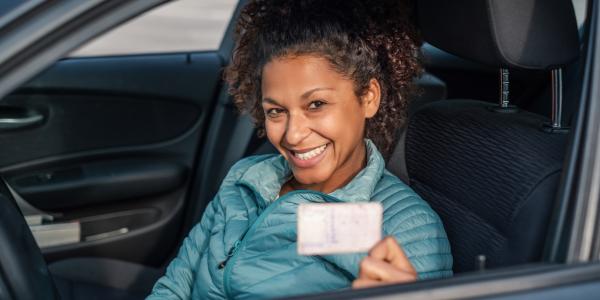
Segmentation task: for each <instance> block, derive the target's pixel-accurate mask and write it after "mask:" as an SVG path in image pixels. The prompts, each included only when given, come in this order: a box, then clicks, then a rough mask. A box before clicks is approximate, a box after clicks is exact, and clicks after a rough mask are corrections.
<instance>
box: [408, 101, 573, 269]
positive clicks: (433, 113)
mask: <svg viewBox="0 0 600 300" xmlns="http://www.w3.org/2000/svg"><path fill="white" fill-rule="evenodd" d="M490 106H492V105H491V104H490V103H486V102H481V101H472V100H471V101H469V100H450V101H440V102H437V103H432V104H430V105H427V106H425V107H423V108H422V109H421V110H420V111H419V112H418V113H416V114H415V115H414V116H413V118H411V120H410V123H409V127H408V131H407V136H406V144H405V145H406V146H405V147H406V164H407V170H408V174H409V177H410V184H411V186H412V188H413V189H414V190H415V191H416V192H417V193H419V194H420V195H421V196H422V197H423V198H424V199H426V200H427V201H428V202H429V204H430V205H431V206H432V207H433V209H434V210H436V211H437V212H438V214H439V215H440V217H441V218H442V221H443V222H444V225H445V228H446V232H447V234H448V236H449V239H450V242H451V246H452V252H453V254H454V270H455V271H456V272H461V271H469V270H473V269H474V268H475V266H476V257H477V256H478V255H481V254H483V255H485V256H486V258H487V266H488V267H497V266H504V265H511V264H517V263H524V262H532V261H537V260H539V259H540V257H541V254H542V252H541V251H542V249H543V243H544V238H545V232H546V228H547V225H548V220H549V217H550V213H551V211H552V209H553V202H554V198H555V197H554V195H555V192H556V189H557V187H558V183H559V179H560V175H561V169H562V164H563V159H564V154H565V146H566V141H567V135H564V134H548V133H545V132H542V131H541V130H540V128H541V126H542V123H543V122H546V121H548V120H547V119H546V118H544V117H541V116H538V115H535V114H531V113H527V112H523V111H521V112H519V113H516V114H503V113H496V112H494V111H492V110H490V109H489V107H490Z"/></svg>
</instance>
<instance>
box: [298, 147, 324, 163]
mask: <svg viewBox="0 0 600 300" xmlns="http://www.w3.org/2000/svg"><path fill="white" fill-rule="evenodd" d="M326 147H327V144H325V145H323V146H321V147H318V148H315V149H313V150H310V151H308V152H304V153H294V155H295V156H296V157H297V158H299V159H301V160H307V159H311V158H313V157H315V156H317V155H319V154H321V153H323V151H324V150H325V148H326Z"/></svg>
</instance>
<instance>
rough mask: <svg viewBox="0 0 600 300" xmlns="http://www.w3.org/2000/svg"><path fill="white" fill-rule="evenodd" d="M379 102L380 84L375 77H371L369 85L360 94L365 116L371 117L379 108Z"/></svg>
mask: <svg viewBox="0 0 600 300" xmlns="http://www.w3.org/2000/svg"><path fill="white" fill-rule="evenodd" d="M380 102H381V86H380V85H379V81H377V79H375V78H371V80H370V81H369V86H368V87H367V90H366V91H365V93H364V94H363V96H362V105H363V109H364V112H365V118H367V119H369V118H372V117H373V116H374V115H375V114H376V113H377V111H378V110H379V103H380Z"/></svg>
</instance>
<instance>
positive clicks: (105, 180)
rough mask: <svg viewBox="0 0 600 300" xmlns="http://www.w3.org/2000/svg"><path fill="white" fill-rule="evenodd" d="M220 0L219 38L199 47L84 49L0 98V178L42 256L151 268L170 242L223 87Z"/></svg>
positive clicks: (175, 239)
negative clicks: (130, 51) (125, 50)
mask: <svg viewBox="0 0 600 300" xmlns="http://www.w3.org/2000/svg"><path fill="white" fill-rule="evenodd" d="M183 2H186V1H183ZM193 2H194V1H187V3H193ZM225 3H226V4H227V5H228V6H227V9H228V11H227V10H225V11H224V13H222V15H221V20H222V22H221V23H222V25H220V28H213V29H212V30H213V31H216V33H215V34H214V35H217V36H218V37H216V38H215V37H212V36H211V38H212V39H213V41H214V40H216V41H217V42H216V43H213V45H212V46H204V45H197V46H198V47H197V48H202V47H204V48H208V50H204V51H198V50H196V49H197V48H193V47H188V48H187V49H186V50H185V51H184V50H179V51H178V49H174V48H172V47H171V48H168V47H166V48H165V47H164V46H163V48H160V47H158V48H156V49H137V50H136V51H135V52H134V54H123V53H119V54H118V55H115V54H113V53H110V51H108V52H109V53H104V54H103V55H101V56H99V54H98V53H92V54H93V56H90V55H89V54H90V51H89V50H88V53H87V54H86V53H84V56H82V55H80V54H78V55H77V56H72V57H66V58H63V59H61V60H59V61H57V62H56V63H54V64H52V65H51V66H50V67H49V68H47V69H46V70H45V71H44V72H43V73H41V74H39V75H37V76H35V77H34V78H32V79H30V80H29V81H27V82H26V83H25V84H22V85H20V86H19V87H18V88H16V89H15V90H13V91H12V92H11V93H10V94H8V95H6V96H4V97H3V99H2V100H1V101H0V145H2V151H1V153H0V176H1V177H2V178H3V180H4V181H5V182H6V183H7V185H8V186H9V187H10V190H11V193H12V194H13V195H12V196H13V197H14V198H16V199H17V201H18V203H19V206H20V207H21V210H22V211H23V213H24V214H25V215H26V219H27V221H28V223H29V224H30V226H31V228H32V231H33V233H34V236H35V237H36V239H37V241H38V245H40V248H41V250H42V253H43V254H44V257H45V259H46V261H47V262H48V263H52V262H55V261H59V260H62V259H65V258H73V257H90V256H100V257H107V258H113V259H119V260H124V261H129V262H136V263H140V264H144V265H148V266H155V267H158V266H160V265H161V264H162V263H164V262H165V261H166V260H167V258H168V257H169V256H170V255H172V253H173V251H174V250H175V249H176V248H177V245H178V244H179V242H180V239H181V238H182V234H183V226H184V224H185V223H186V222H184V221H185V219H186V218H187V217H190V216H192V217H193V216H194V214H187V213H186V208H188V205H189V203H190V202H192V201H193V200H194V198H196V197H198V193H197V191H196V190H195V189H196V188H197V187H198V183H199V178H197V176H196V175H197V166H198V164H199V160H200V156H201V154H202V153H203V151H206V148H207V147H205V145H206V143H205V141H206V136H207V133H208V132H209V130H208V128H209V127H210V125H211V121H212V120H213V118H212V116H213V112H214V109H215V107H216V103H217V102H218V99H219V97H220V95H221V93H222V92H223V91H222V86H221V81H220V78H221V70H222V68H223V66H224V63H225V59H224V58H223V55H222V54H221V53H220V52H219V43H218V41H220V39H221V38H222V37H223V35H224V32H225V27H226V25H227V24H228V23H229V19H230V16H231V13H232V12H233V9H234V8H235V7H234V4H235V3H234V2H233V1H228V2H225ZM175 4H176V5H178V6H179V7H181V8H179V9H180V11H181V10H185V9H186V8H185V5H186V4H185V3H181V4H179V3H175ZM153 5H155V4H152V5H148V6H153ZM192 5H193V4H192ZM167 6H168V5H167ZM182 6H183V7H182ZM188 6H189V4H188ZM161 9H169V8H163V7H159V8H157V10H161ZM171 11H173V9H171ZM144 17H145V16H144V15H143V16H141V17H140V18H144ZM197 17H198V20H203V17H202V11H199V12H198V14H197ZM208 17H209V16H206V18H208ZM134 22H136V21H135V20H134ZM200 24H201V25H202V23H200ZM192 25H194V26H195V25H196V24H195V23H190V24H189V27H190V28H184V29H185V30H193V28H191V26H192ZM208 25H210V24H208ZM126 26H130V24H126ZM162 27H163V28H164V27H168V24H166V25H165V24H164V23H163V24H162ZM176 29H181V27H177V28H176ZM143 30H145V29H144V28H142V31H140V32H138V35H143V34H144V31H143ZM148 30H152V29H148ZM154 30H156V29H154ZM175 33H176V32H173V33H169V32H163V36H165V37H169V35H174V34H175ZM121 41H122V42H127V41H124V40H121ZM166 41H167V42H168V39H167V40H166ZM95 43H98V42H95ZM161 43H163V44H165V42H164V41H161V40H156V41H155V42H154V45H155V46H156V45H158V46H160V44H161ZM166 44H167V45H169V44H168V43H166ZM211 47H212V48H211ZM225 47H226V46H225ZM108 50H110V49H108ZM85 51H86V50H85V49H82V50H79V52H78V53H82V52H85ZM104 51H106V49H104ZM121 51H122V50H121ZM116 52H118V51H116ZM76 53H77V52H76ZM207 197H210V196H207ZM188 222H189V223H193V222H194V221H192V220H190V221H188Z"/></svg>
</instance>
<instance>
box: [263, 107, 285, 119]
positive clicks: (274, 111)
mask: <svg viewBox="0 0 600 300" xmlns="http://www.w3.org/2000/svg"><path fill="white" fill-rule="evenodd" d="M282 112H283V110H282V109H280V108H270V109H267V112H266V114H267V117H269V118H276V117H278V116H279V115H280V114H281V113H282Z"/></svg>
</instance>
